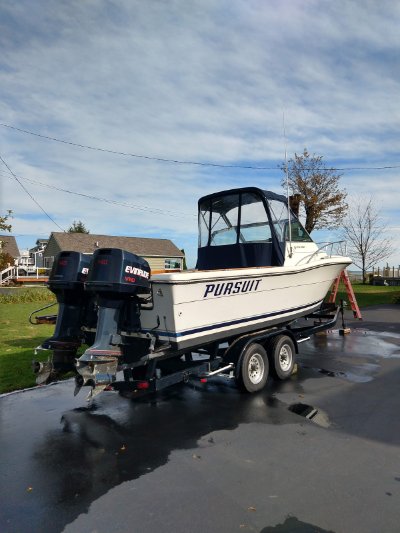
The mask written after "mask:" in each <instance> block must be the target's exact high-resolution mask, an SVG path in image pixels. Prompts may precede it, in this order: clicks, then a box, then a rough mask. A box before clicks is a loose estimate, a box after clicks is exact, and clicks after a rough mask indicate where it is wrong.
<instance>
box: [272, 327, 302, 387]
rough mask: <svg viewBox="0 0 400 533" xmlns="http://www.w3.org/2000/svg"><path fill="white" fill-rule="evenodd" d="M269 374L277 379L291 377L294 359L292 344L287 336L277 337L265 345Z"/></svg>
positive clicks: (291, 340) (294, 351)
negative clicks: (269, 367) (269, 366)
mask: <svg viewBox="0 0 400 533" xmlns="http://www.w3.org/2000/svg"><path fill="white" fill-rule="evenodd" d="M267 352H268V358H269V363H270V365H271V373H272V374H273V375H274V376H275V377H276V378H278V379H282V380H284V379H287V378H288V377H290V376H291V375H292V372H293V367H294V363H295V361H294V359H295V353H296V350H295V347H294V342H293V339H292V338H291V337H289V335H277V336H276V337H274V338H273V339H272V340H271V341H270V342H269V343H268V345H267Z"/></svg>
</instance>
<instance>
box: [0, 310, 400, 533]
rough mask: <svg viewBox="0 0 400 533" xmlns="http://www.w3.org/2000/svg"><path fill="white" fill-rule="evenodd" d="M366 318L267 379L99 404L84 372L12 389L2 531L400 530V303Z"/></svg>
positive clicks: (0, 451) (7, 401)
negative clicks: (252, 389) (77, 387)
mask: <svg viewBox="0 0 400 533" xmlns="http://www.w3.org/2000/svg"><path fill="white" fill-rule="evenodd" d="M351 326H352V333H351V334H350V335H348V336H345V337H342V336H340V335H339V334H338V332H337V331H333V332H330V333H329V334H328V335H326V336H322V335H321V336H316V337H314V338H313V339H312V340H311V341H309V342H308V343H304V344H302V346H301V355H300V356H299V359H298V361H299V370H298V373H297V375H295V376H292V378H291V379H290V380H289V381H287V382H285V383H280V384H277V383H274V382H272V381H271V382H270V383H269V386H268V388H267V389H266V390H265V391H263V392H262V393H260V394H257V395H245V394H240V393H239V392H238V391H237V390H236V388H235V386H234V384H232V383H231V382H228V381H226V380H224V379H222V378H217V379H216V380H215V381H214V382H213V383H212V384H211V383H210V384H207V385H204V386H203V385H196V384H194V383H191V384H188V385H184V386H176V387H175V388H171V389H169V390H168V391H166V392H164V393H163V394H158V395H157V396H155V397H147V398H143V399H141V400H136V401H131V400H127V399H125V398H122V397H121V396H119V395H118V394H116V393H103V394H101V395H100V396H99V397H98V398H96V399H95V401H94V403H93V405H91V406H87V405H86V404H85V400H84V395H83V393H81V394H80V395H78V396H77V397H76V398H74V397H73V395H72V391H73V383H71V382H63V383H59V384H55V385H52V386H48V387H43V388H38V389H35V390H30V391H26V392H21V393H17V394H12V395H9V396H3V397H1V398H0V457H1V467H0V473H1V493H0V494H1V500H0V532H1V533H14V532H18V533H20V532H33V533H34V532H41V533H42V532H43V533H47V532H59V531H66V532H69V533H72V532H73V533H75V532H91V533H94V532H97V533H103V532H104V533H105V532H107V533H110V532H112V533H120V532H121V533H123V532H139V533H141V532H157V533H162V532H172V531H174V532H177V533H180V532H186V531H191V532H222V533H224V532H229V533H230V532H235V531H238V532H240V531H256V532H263V533H266V532H275V533H280V532H311V531H313V532H324V531H334V532H336V533H339V532H343V533H348V532H352V533H357V532H363V533H365V532H371V533H372V532H373V533H376V532H385V533H386V532H387V533H390V532H396V533H397V532H398V531H399V523H400V416H399V411H400V394H399V383H400V307H399V306H397V307H395V306H387V307H380V308H375V309H374V308H371V309H369V310H368V311H366V312H364V320H363V321H362V322H352V324H351ZM298 404H302V405H303V406H305V405H306V406H309V407H310V409H308V410H309V411H310V410H311V408H315V409H317V414H316V415H315V416H314V418H313V419H312V420H308V419H306V418H304V417H303V416H301V415H299V414H296V413H295V412H292V411H291V410H289V407H291V406H293V405H298ZM296 409H297V410H298V411H299V410H301V408H299V407H297V408H296ZM303 409H305V408H304V407H303Z"/></svg>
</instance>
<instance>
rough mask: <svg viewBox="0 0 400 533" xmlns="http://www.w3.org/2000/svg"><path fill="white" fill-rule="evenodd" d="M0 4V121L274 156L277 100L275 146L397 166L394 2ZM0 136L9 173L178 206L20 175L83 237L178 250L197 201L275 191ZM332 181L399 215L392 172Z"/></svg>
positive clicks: (145, 148) (198, 151) (98, 137)
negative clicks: (159, 239) (163, 243)
mask: <svg viewBox="0 0 400 533" xmlns="http://www.w3.org/2000/svg"><path fill="white" fill-rule="evenodd" d="M1 9H2V16H1V18H0V20H1V21H2V27H1V28H0V30H1V31H0V43H1V46H2V51H3V53H2V58H1V61H0V63H1V67H2V69H1V72H2V73H1V75H0V96H1V98H0V117H1V120H0V122H5V123H10V124H14V125H16V126H18V127H22V128H26V129H30V130H33V131H39V132H41V133H43V134H45V135H49V136H54V137H59V138H63V139H66V140H68V139H70V140H72V141H74V142H77V143H82V144H89V145H92V146H99V147H105V148H109V149H112V150H117V151H125V152H131V153H137V154H144V155H149V156H159V157H163V158H172V159H180V160H195V161H215V162H222V163H228V164H238V163H239V164H240V163H241V162H245V163H247V164H248V163H251V164H254V165H257V166H272V167H275V166H276V165H277V164H278V163H279V162H280V161H281V160H282V159H283V152H284V142H283V138H282V112H283V109H285V118H286V129H287V136H288V153H289V156H291V155H292V154H293V153H294V152H295V151H296V152H301V151H302V150H303V148H304V147H307V148H309V150H310V151H311V152H316V153H318V154H322V155H324V160H325V161H326V162H327V163H329V164H337V165H340V166H346V167H348V166H371V165H372V166H382V165H394V164H399V163H400V161H399V160H398V154H399V152H400V150H399V148H400V147H399V134H398V133H399V132H398V124H399V119H400V116H399V115H400V106H399V96H398V95H399V89H400V86H399V85H400V84H399V81H400V76H399V72H400V68H399V59H398V58H399V42H400V38H399V33H398V26H399V23H400V9H399V6H398V5H397V4H396V3H393V2H390V1H387V2H380V3H379V4H376V3H375V2H372V1H371V2H362V3H361V2H346V1H344V0H342V1H337V2H329V3H328V2H324V1H322V0H312V1H296V2H293V1H289V0H284V1H282V0H281V1H278V0H275V1H269V2H261V1H255V0H253V1H250V2H248V1H244V0H242V1H239V0H236V1H233V2H227V1H225V2H216V1H212V0H208V1H205V0H201V1H200V0H199V1H197V2H196V1H195V2H190V3H188V2H185V1H183V0H175V1H171V2H167V3H166V2H161V1H154V2H139V1H136V2H133V1H125V2H123V1H119V2H105V1H103V0H92V1H90V2H78V1H74V2H68V4H62V3H59V2H55V1H52V0H44V1H41V2H34V1H29V2H28V1H25V2H18V3H15V2H11V1H9V2H3V3H2V7H1ZM0 135H1V137H2V152H3V153H2V155H3V157H4V158H5V159H6V161H7V162H8V163H9V164H10V166H11V168H12V169H13V170H14V171H15V172H16V173H17V174H21V175H22V176H26V177H28V178H33V179H39V180H40V181H44V182H46V183H48V184H54V185H57V186H59V187H63V188H67V189H70V190H76V191H82V192H84V193H88V194H93V195H95V196H101V197H107V198H111V199H114V200H118V201H126V202H128V203H132V204H140V205H144V206H151V207H154V208H156V209H163V210H168V211H174V212H178V213H180V212H183V211H184V212H185V213H189V215H188V218H186V217H185V218H178V217H170V216H165V215H162V216H161V215H156V214H154V213H147V212H145V211H137V212H135V211H133V210H131V209H128V208H123V207H118V208H116V207H115V206H110V205H107V204H104V203H98V202H94V201H90V200H85V199H82V198H79V197H75V196H70V195H66V194H64V193H57V192H55V191H53V190H51V189H46V188H43V187H38V186H33V185H32V184H28V183H26V186H27V187H28V188H29V190H31V191H32V193H33V194H34V196H35V197H37V199H38V200H40V201H41V202H42V203H44V204H45V206H46V209H49V211H50V212H51V214H52V216H54V218H55V219H56V220H57V222H58V223H59V224H60V225H62V226H65V225H69V224H70V223H71V221H72V220H73V219H82V220H83V221H84V222H85V223H86V224H87V226H88V227H89V228H90V229H91V230H92V231H93V232H97V233H102V232H118V233H121V234H129V233H132V234H139V233H140V234H149V233H151V234H154V235H156V234H160V236H163V237H164V236H170V237H171V238H172V239H173V240H175V241H177V244H179V242H178V241H179V240H180V239H182V241H184V242H185V243H187V242H188V239H189V238H190V237H191V238H192V241H193V246H192V254H193V255H194V250H195V246H196V236H195V233H196V229H195V223H196V219H195V217H194V216H193V214H195V211H196V202H197V199H198V197H199V196H201V195H202V194H206V193H209V192H212V191H213V190H218V189H222V188H225V187H231V186H241V185H249V184H251V185H253V184H255V185H262V186H264V187H266V188H271V189H274V190H279V187H280V173H279V172H274V171H270V172H268V171H265V172H259V171H258V172H254V171H253V172H252V171H250V170H249V171H244V170H229V169H225V170H222V169H215V168H212V167H209V168H199V167H193V166H179V165H172V164H162V163H156V162H150V161H146V160H142V159H135V158H129V157H126V158H123V157H118V156H112V155H110V154H105V153H101V152H95V151H87V150H83V149H78V148H72V147H70V146H67V145H62V144H56V143H51V142H50V141H45V140H42V139H39V138H35V137H29V136H26V135H22V134H20V133H17V132H13V131H11V130H5V129H4V128H0ZM2 179H3V178H2ZM343 184H344V185H345V186H346V188H347V189H348V190H349V192H357V191H358V190H360V187H362V189H363V190H366V191H371V192H372V193H373V194H374V195H376V197H377V198H379V199H380V201H381V202H382V204H383V206H384V209H386V208H390V209H391V212H390V213H391V217H394V219H395V220H397V222H398V221H399V219H400V213H399V210H398V207H397V205H398V185H397V171H390V172H389V171H386V172H379V173H371V172H366V173H365V174H360V173H345V175H344V177H343ZM3 191H4V194H5V199H4V200H3V202H2V205H1V208H2V209H4V208H8V207H10V208H12V209H14V211H15V212H16V213H17V212H18V213H25V214H29V213H32V214H37V213H38V210H37V207H36V206H35V205H34V204H33V203H32V201H31V200H30V199H29V198H28V197H27V196H26V195H25V194H24V193H23V192H22V190H21V189H20V188H19V186H18V187H17V185H16V184H12V182H10V181H9V180H8V179H6V180H5V181H4V184H3ZM3 206H4V207H3ZM190 213H192V215H190ZM397 222H396V223H397ZM14 223H15V224H14V229H15V230H16V233H25V232H26V233H32V234H35V232H36V233H37V232H41V233H45V232H48V231H51V230H52V229H57V228H54V227H53V226H52V225H51V223H50V221H44V222H43V221H40V222H38V223H36V222H35V219H34V218H33V219H32V220H30V222H29V223H27V222H24V221H23V220H22V219H21V220H20V219H19V218H17V217H16V218H15V220H14Z"/></svg>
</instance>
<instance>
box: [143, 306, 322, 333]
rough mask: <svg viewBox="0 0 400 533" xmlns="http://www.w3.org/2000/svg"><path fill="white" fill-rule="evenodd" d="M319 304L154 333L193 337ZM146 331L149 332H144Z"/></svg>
mask: <svg viewBox="0 0 400 533" xmlns="http://www.w3.org/2000/svg"><path fill="white" fill-rule="evenodd" d="M320 303H322V300H318V301H316V302H313V303H311V304H307V305H301V306H300V307H292V308H291V309H286V310H284V311H275V312H274V313H266V314H264V315H256V316H250V317H246V318H240V319H238V320H231V321H230V322H221V323H220V324H213V325H212V326H203V327H201V328H195V329H188V330H186V331H183V332H181V333H174V332H172V331H171V332H169V331H160V330H156V331H157V333H158V334H159V335H163V336H166V337H174V338H178V337H186V336H187V335H194V334H195V333H202V332H203V331H211V330H215V329H222V328H226V327H228V326H235V325H237V324H246V323H248V322H253V321H254V320H261V319H263V318H272V317H274V316H279V315H285V314H286V313H293V312H295V311H301V310H302V309H307V308H309V307H313V306H315V305H318V304H320ZM288 318H289V317H288ZM146 331H150V330H146Z"/></svg>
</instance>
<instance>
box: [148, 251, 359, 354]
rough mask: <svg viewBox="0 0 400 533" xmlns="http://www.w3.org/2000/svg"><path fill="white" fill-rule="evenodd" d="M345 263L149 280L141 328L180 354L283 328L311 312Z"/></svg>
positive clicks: (339, 260) (332, 260)
mask: <svg viewBox="0 0 400 533" xmlns="http://www.w3.org/2000/svg"><path fill="white" fill-rule="evenodd" d="M350 262H351V261H350V260H349V259H348V258H345V257H331V258H326V259H324V260H319V261H315V262H313V263H312V264H306V265H302V266H287V267H265V268H246V269H232V270H214V271H187V272H180V273H171V274H159V275H155V276H154V277H153V278H152V290H153V301H154V306H153V309H151V310H142V313H141V323H142V328H143V330H145V331H150V330H151V331H152V333H156V334H157V335H158V337H159V339H160V341H165V342H169V343H170V344H171V345H172V346H173V347H175V348H177V349H185V348H186V347H193V346H196V345H201V344H204V343H207V342H212V341H214V340H219V339H223V338H228V337H229V336H230V335H232V336H237V335H238V334H241V333H244V332H248V331H252V330H257V329H261V328H264V327H269V326H274V325H278V324H285V323H288V322H291V321H292V320H294V319H295V318H298V317H300V316H304V315H307V314H309V313H311V312H312V311H313V310H315V309H317V308H318V307H319V306H320V305H321V303H322V301H323V299H324V297H325V296H326V293H327V292H328V290H329V288H330V286H331V284H332V282H333V281H334V279H335V278H336V277H337V276H338V275H339V274H340V272H341V271H342V270H343V269H344V268H345V267H346V266H347V265H348V264H349V263H350Z"/></svg>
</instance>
